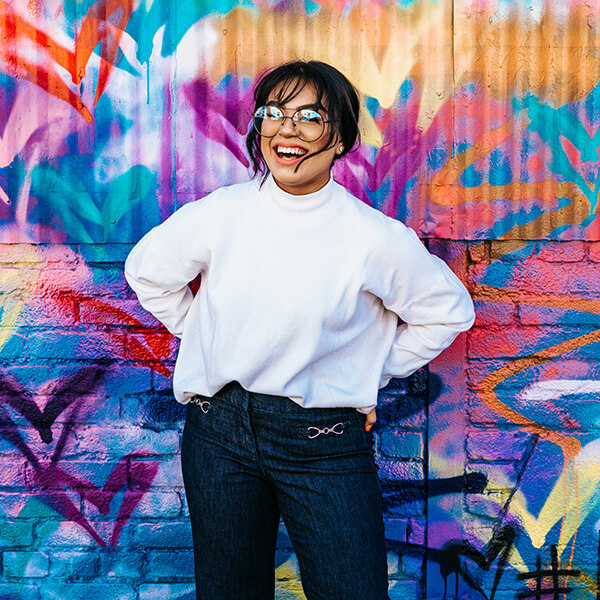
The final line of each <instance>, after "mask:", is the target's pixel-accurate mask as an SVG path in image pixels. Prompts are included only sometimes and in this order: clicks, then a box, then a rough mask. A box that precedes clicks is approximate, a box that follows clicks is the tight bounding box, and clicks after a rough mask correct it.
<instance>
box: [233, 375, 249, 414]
mask: <svg viewBox="0 0 600 600" xmlns="http://www.w3.org/2000/svg"><path fill="white" fill-rule="evenodd" d="M233 387H234V389H235V391H234V397H237V402H238V403H239V405H240V406H241V407H242V408H243V409H244V410H245V411H246V412H248V410H249V408H250V392H248V391H247V390H246V389H244V388H243V387H242V384H241V383H240V382H239V381H235V380H234V381H233Z"/></svg>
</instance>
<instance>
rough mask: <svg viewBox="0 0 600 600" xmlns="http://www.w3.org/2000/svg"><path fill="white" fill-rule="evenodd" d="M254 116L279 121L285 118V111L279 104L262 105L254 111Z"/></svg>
mask: <svg viewBox="0 0 600 600" xmlns="http://www.w3.org/2000/svg"><path fill="white" fill-rule="evenodd" d="M254 116H255V117H256V118H257V119H272V120H273V121H277V120H279V119H282V118H283V113H282V112H281V109H279V108H277V106H261V107H260V108H259V109H258V110H257V111H256V112H255V113H254Z"/></svg>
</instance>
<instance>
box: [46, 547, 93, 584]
mask: <svg viewBox="0 0 600 600" xmlns="http://www.w3.org/2000/svg"><path fill="white" fill-rule="evenodd" d="M49 558H50V573H51V575H52V577H54V578H56V579H57V580H58V579H60V578H68V579H71V580H76V581H78V580H79V581H81V580H89V579H93V578H94V577H96V575H97V573H98V566H99V561H100V557H99V556H98V554H97V553H96V552H93V551H86V552H77V551H74V550H69V551H61V550H59V551H54V552H52V553H51V554H50V555H49Z"/></svg>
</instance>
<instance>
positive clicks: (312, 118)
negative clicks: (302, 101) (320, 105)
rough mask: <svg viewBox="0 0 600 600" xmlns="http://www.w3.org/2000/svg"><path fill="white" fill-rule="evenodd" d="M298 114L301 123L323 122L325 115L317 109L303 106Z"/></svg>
mask: <svg viewBox="0 0 600 600" xmlns="http://www.w3.org/2000/svg"><path fill="white" fill-rule="evenodd" d="M296 115H297V116H298V121H299V122H301V123H315V122H319V123H320V122H321V121H322V120H323V117H321V115H320V114H319V113H318V112H317V111H316V110H312V109H311V108H303V109H302V110H299V111H298V112H297V113H296Z"/></svg>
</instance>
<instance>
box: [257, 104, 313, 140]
mask: <svg viewBox="0 0 600 600" xmlns="http://www.w3.org/2000/svg"><path fill="white" fill-rule="evenodd" d="M286 118H290V119H292V123H293V124H294V127H295V129H296V135H297V136H298V137H299V138H300V139H301V140H304V141H305V142H313V141H315V140H317V139H319V138H320V137H321V135H322V133H323V130H324V128H325V122H324V120H323V117H322V116H321V115H320V114H319V113H318V112H317V111H316V110H312V109H311V108H302V109H300V110H298V111H296V112H295V113H294V114H293V115H292V116H291V117H286V116H285V115H284V114H283V111H282V110H281V109H280V108H279V107H277V106H261V107H260V108H259V109H258V110H257V111H256V112H255V113H254V129H256V132H257V133H258V134H259V135H261V136H263V137H274V136H275V135H277V132H278V131H279V130H280V128H281V126H282V125H283V122H284V120H285V119H286Z"/></svg>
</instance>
